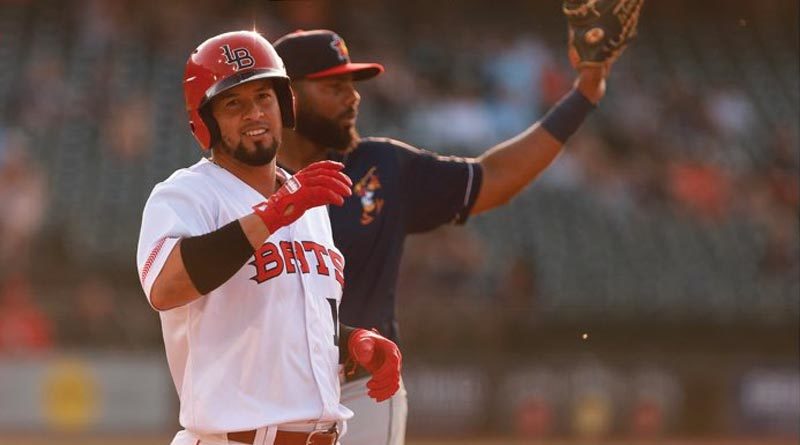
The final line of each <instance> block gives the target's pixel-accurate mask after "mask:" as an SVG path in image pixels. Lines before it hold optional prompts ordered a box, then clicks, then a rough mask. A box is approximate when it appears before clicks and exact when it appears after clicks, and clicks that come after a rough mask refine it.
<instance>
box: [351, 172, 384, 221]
mask: <svg viewBox="0 0 800 445" xmlns="http://www.w3.org/2000/svg"><path fill="white" fill-rule="evenodd" d="M375 169H376V167H372V168H371V169H369V171H368V172H367V174H366V175H364V177H363V178H361V180H360V181H358V182H357V183H356V185H354V186H353V194H355V195H356V196H358V198H359V199H360V200H361V224H362V225H365V226H366V225H367V224H369V223H371V222H372V221H375V217H376V216H378V215H379V214H380V213H381V209H383V198H378V197H376V196H375V193H376V192H377V191H378V190H380V188H381V181H380V179H378V175H377V173H375Z"/></svg>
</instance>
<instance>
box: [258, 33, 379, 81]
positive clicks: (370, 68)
mask: <svg viewBox="0 0 800 445" xmlns="http://www.w3.org/2000/svg"><path fill="white" fill-rule="evenodd" d="M273 46H274V47H275V51H277V52H278V55H279V56H281V59H283V63H284V64H285V65H286V73H287V74H288V75H289V78H291V79H293V80H296V79H320V78H323V77H330V76H338V75H340V74H348V73H352V74H353V80H366V79H370V78H372V77H375V76H377V75H378V74H380V73H382V72H383V65H381V64H379V63H353V62H351V61H350V53H349V51H348V50H347V45H345V43H344V39H342V38H341V37H339V35H338V34H336V33H335V32H333V31H329V30H327V29H314V30H311V31H303V30H298V31H295V32H292V33H289V34H286V35H285V36H283V37H281V38H280V39H278V40H276V41H275V43H274V44H273Z"/></svg>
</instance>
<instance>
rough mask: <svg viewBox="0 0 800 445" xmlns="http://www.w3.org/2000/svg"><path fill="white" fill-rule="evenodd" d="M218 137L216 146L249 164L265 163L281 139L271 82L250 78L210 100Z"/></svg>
mask: <svg viewBox="0 0 800 445" xmlns="http://www.w3.org/2000/svg"><path fill="white" fill-rule="evenodd" d="M211 111H212V114H213V116H214V118H215V119H216V120H217V124H218V125H219V130H220V135H221V137H222V140H221V141H220V143H219V144H218V146H217V147H215V148H217V149H218V150H219V151H221V152H222V155H223V156H231V157H233V158H235V159H237V160H238V161H240V162H243V163H245V164H247V165H252V166H261V165H267V164H269V163H270V162H272V160H273V159H274V158H275V154H276V152H277V150H278V146H279V145H280V142H281V130H282V128H283V124H282V122H281V112H280V106H279V104H278V98H277V96H276V95H275V90H273V89H272V82H270V81H269V80H268V79H261V80H254V81H252V82H246V83H243V84H241V85H238V86H235V87H233V88H231V89H230V90H227V91H225V92H222V93H220V94H219V95H218V96H217V97H215V98H214V100H213V101H212V103H211Z"/></svg>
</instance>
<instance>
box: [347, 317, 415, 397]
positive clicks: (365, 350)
mask: <svg viewBox="0 0 800 445" xmlns="http://www.w3.org/2000/svg"><path fill="white" fill-rule="evenodd" d="M347 346H348V350H349V351H350V357H351V358H352V359H353V360H355V361H356V363H358V364H359V365H361V366H363V367H364V368H366V370H367V371H369V372H371V373H372V378H371V379H370V380H369V381H368V382H367V388H368V389H369V391H368V392H367V394H368V395H369V396H370V397H372V398H373V399H375V401H377V402H383V401H384V400H386V399H388V398H389V397H391V396H393V395H394V393H396V392H397V390H398V389H400V368H401V367H402V365H403V356H402V355H401V354H400V349H399V348H398V347H397V345H396V344H394V342H392V341H391V340H389V339H388V338H386V337H383V336H381V335H380V334H378V333H377V332H373V331H368V330H366V329H356V330H355V331H353V333H352V334H350V339H349V340H348V344H347Z"/></svg>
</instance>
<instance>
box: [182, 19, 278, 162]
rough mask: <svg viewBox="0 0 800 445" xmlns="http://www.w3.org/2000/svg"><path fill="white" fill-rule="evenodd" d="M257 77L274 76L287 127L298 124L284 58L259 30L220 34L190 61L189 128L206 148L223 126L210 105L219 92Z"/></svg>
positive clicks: (187, 86) (187, 81) (187, 73)
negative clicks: (215, 117)
mask: <svg viewBox="0 0 800 445" xmlns="http://www.w3.org/2000/svg"><path fill="white" fill-rule="evenodd" d="M256 79H270V80H272V86H273V89H274V90H275V95H276V96H277V98H278V105H279V106H280V110H281V118H282V120H283V126H284V127H289V128H292V127H294V97H293V96H292V90H291V88H290V86H289V77H288V76H287V75H286V68H285V67H284V65H283V61H282V60H281V58H280V57H279V56H278V54H277V53H276V52H275V49H274V48H273V47H272V45H271V44H270V43H269V42H268V41H267V39H265V38H264V37H262V36H261V34H259V33H257V32H255V31H236V32H228V33H225V34H220V35H218V36H215V37H212V38H210V39H208V40H206V41H205V42H203V43H201V44H200V46H198V47H197V49H195V50H194V52H193V53H192V55H191V56H189V60H187V61H186V71H185V72H184V75H183V93H184V96H185V98H186V111H187V112H188V113H189V127H190V128H191V129H192V133H193V134H194V137H195V138H196V139H197V142H199V143H200V145H201V146H202V147H203V148H204V149H208V148H211V146H212V145H213V144H214V143H215V142H216V141H217V140H219V137H220V135H219V127H218V126H217V122H216V121H215V120H214V118H213V117H212V115H211V110H210V109H209V107H206V105H207V104H208V103H209V102H210V101H211V99H212V98H213V97H214V96H216V95H217V94H219V93H221V92H223V91H225V90H227V89H229V88H233V87H235V86H237V85H239V84H242V83H245V82H249V81H251V80H256Z"/></svg>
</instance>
